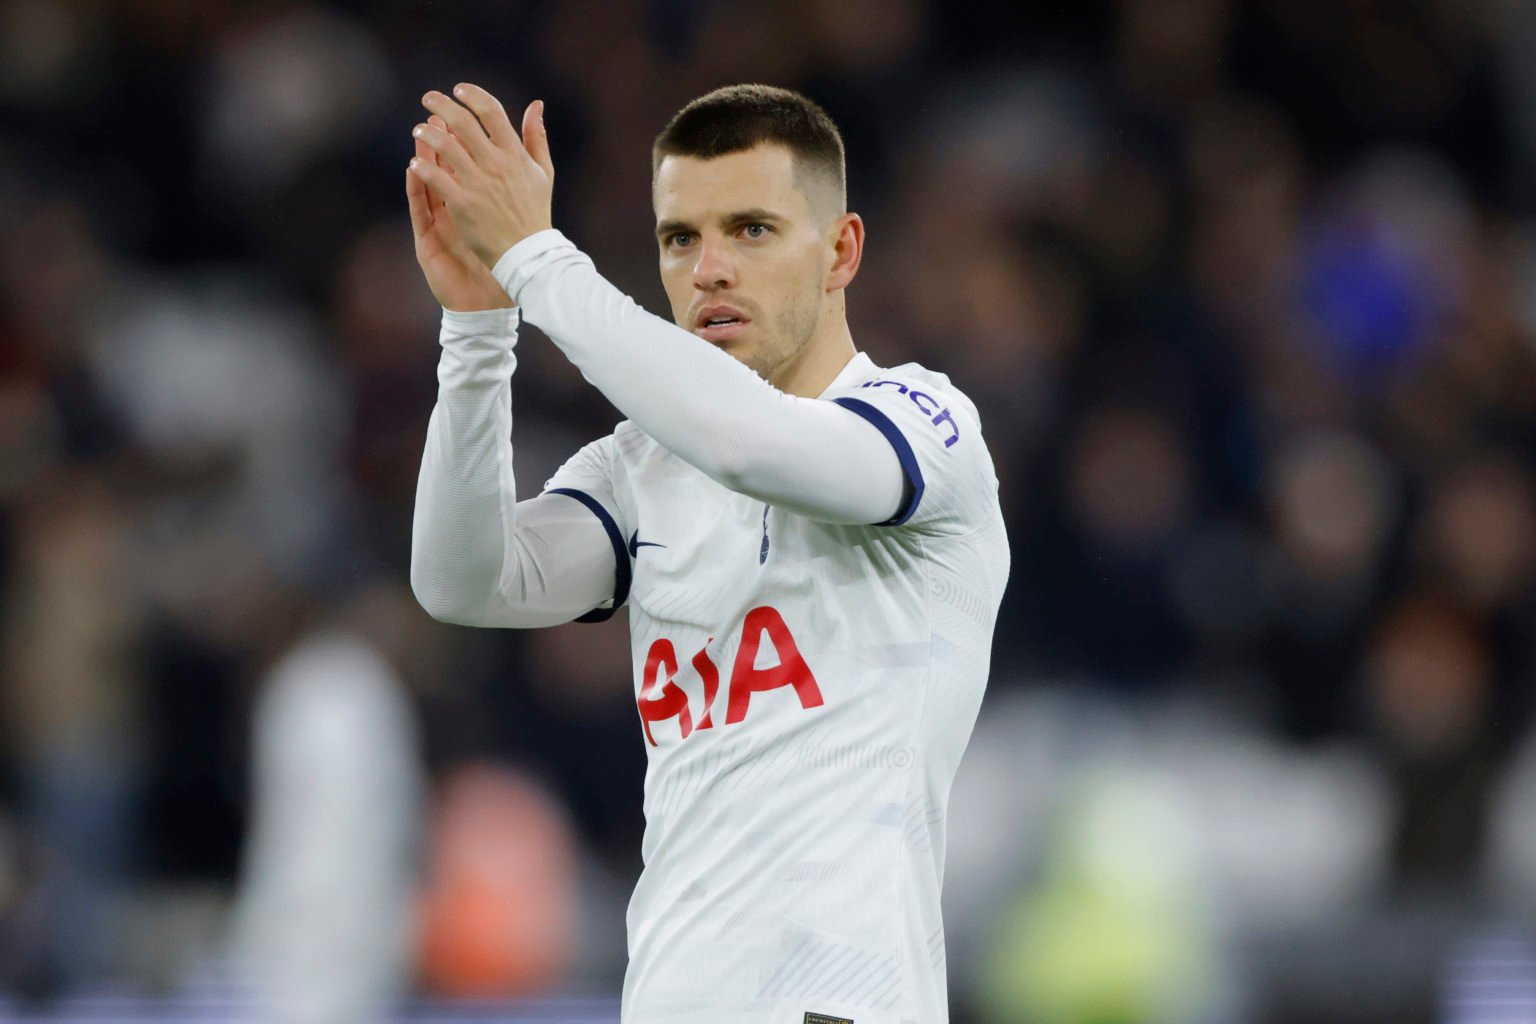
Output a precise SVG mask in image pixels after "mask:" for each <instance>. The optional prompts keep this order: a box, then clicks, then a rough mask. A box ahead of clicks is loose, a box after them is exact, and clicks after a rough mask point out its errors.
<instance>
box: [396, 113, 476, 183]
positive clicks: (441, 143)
mask: <svg viewBox="0 0 1536 1024" xmlns="http://www.w3.org/2000/svg"><path fill="white" fill-rule="evenodd" d="M411 135H412V136H414V137H415V139H416V143H417V146H418V147H420V146H423V145H424V146H426V147H427V149H428V151H429V152H430V153H431V154H432V156H433V157H434V158H435V159H433V160H432V162H433V163H435V164H438V165H440V166H444V167H447V168H448V169H449V170H451V171H453V172H454V173H463V172H465V171H468V170H470V169H471V168H473V167H475V166H476V162H475V161H474V160H473V159H471V157H470V155H469V154H468V153H466V152H465V151H464V146H463V145H462V144H461V143H460V141H459V136H458V135H456V134H455V133H453V132H448V131H444V130H443V129H442V128H439V127H437V126H436V125H434V124H431V123H428V124H418V125H417V126H416V127H415V128H413V129H411ZM416 155H417V159H418V160H421V161H422V162H423V163H425V162H426V160H425V158H424V156H423V154H422V153H421V151H420V149H419V148H418V150H417V154H416Z"/></svg>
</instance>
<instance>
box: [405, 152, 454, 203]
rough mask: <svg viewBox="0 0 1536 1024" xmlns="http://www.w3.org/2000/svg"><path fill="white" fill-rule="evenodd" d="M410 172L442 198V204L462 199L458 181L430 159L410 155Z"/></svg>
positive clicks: (444, 168)
mask: <svg viewBox="0 0 1536 1024" xmlns="http://www.w3.org/2000/svg"><path fill="white" fill-rule="evenodd" d="M411 173H412V174H414V175H416V177H418V178H420V179H421V181H422V184H424V185H426V187H427V188H428V189H430V190H431V191H432V192H434V193H436V195H437V196H438V197H439V198H440V199H442V200H443V202H444V205H446V204H448V203H457V202H461V201H462V200H463V199H464V192H463V190H462V189H461V188H460V187H459V183H458V182H456V181H454V180H453V175H451V174H449V173H448V169H447V168H446V167H443V166H441V165H440V164H435V163H433V162H432V161H430V160H423V159H421V158H420V157H412V158H411Z"/></svg>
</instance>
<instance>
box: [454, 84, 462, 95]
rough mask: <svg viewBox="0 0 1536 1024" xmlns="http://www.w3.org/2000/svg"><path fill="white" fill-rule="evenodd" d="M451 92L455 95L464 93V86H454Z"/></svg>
mask: <svg viewBox="0 0 1536 1024" xmlns="http://www.w3.org/2000/svg"><path fill="white" fill-rule="evenodd" d="M453 94H454V95H455V96H463V95H464V87H463V86H462V85H456V86H454V87H453Z"/></svg>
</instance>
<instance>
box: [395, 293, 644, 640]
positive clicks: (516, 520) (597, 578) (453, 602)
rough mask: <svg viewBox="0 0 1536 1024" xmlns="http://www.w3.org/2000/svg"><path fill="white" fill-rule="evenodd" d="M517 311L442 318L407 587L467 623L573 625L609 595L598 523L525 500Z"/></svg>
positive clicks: (571, 510)
mask: <svg viewBox="0 0 1536 1024" xmlns="http://www.w3.org/2000/svg"><path fill="white" fill-rule="evenodd" d="M516 323H517V316H516V314H515V312H514V311H512V310H496V311H490V312H482V313H471V314H462V313H445V315H444V318H443V334H442V343H443V354H442V357H441V359H440V361H439V363H438V401H437V406H436V407H435V408H434V409H433V411H432V419H431V422H430V423H429V425H428V427H427V444H426V448H425V450H424V451H423V453H422V459H421V473H420V476H419V477H418V478H417V484H416V512H415V518H414V521H413V524H412V530H411V589H412V591H413V592H414V593H415V595H416V599H417V600H418V601H419V602H420V603H421V605H422V607H423V608H425V609H426V610H427V612H428V613H429V614H431V615H432V616H433V617H434V618H437V619H441V620H443V621H445V622H453V623H458V624H460V625H469V626H547V625H554V624H557V623H561V622H569V621H570V620H571V619H573V618H575V617H576V616H577V615H580V614H582V613H584V612H586V611H588V610H589V609H591V608H592V607H594V606H595V605H596V604H597V603H599V602H600V601H602V600H604V599H606V597H608V596H609V595H611V594H612V593H613V572H614V570H613V564H612V563H613V555H612V553H611V550H610V547H609V544H608V541H607V537H606V534H605V533H604V531H603V528H602V526H601V524H599V523H598V522H597V521H596V520H595V519H593V518H592V516H591V514H590V513H588V512H587V511H586V510H584V509H582V508H581V507H580V506H579V505H576V504H575V503H573V502H571V501H569V500H568V499H566V498H563V497H560V496H557V495H551V496H541V497H537V498H534V499H532V500H530V501H524V502H522V503H519V502H518V501H517V491H516V486H515V484H514V482H513V477H512V434H511V431H512V386H511V376H512V371H513V368H514V367H515V365H516V360H515V357H514V356H513V342H514V339H515V334H514V331H515V329H516Z"/></svg>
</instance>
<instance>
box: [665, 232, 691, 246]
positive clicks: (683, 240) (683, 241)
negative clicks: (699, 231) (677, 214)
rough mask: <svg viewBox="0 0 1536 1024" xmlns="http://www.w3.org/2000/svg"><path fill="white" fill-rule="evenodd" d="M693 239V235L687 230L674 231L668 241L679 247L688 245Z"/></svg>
mask: <svg viewBox="0 0 1536 1024" xmlns="http://www.w3.org/2000/svg"><path fill="white" fill-rule="evenodd" d="M691 241H693V236H692V235H690V234H689V233H688V232H686V231H674V232H673V233H672V234H670V235H668V236H667V243H668V244H669V245H673V246H676V247H678V248H681V247H683V246H685V245H687V244H688V243H689V242H691Z"/></svg>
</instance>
